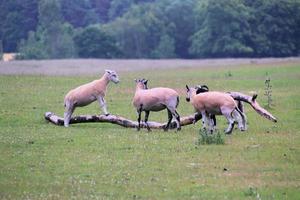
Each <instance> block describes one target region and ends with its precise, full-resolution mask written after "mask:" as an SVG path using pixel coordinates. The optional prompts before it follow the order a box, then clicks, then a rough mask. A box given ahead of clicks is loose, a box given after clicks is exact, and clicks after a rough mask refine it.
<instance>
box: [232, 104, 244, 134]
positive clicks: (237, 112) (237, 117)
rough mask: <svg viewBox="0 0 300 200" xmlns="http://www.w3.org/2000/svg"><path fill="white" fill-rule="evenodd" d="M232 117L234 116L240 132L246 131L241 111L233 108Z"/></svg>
mask: <svg viewBox="0 0 300 200" xmlns="http://www.w3.org/2000/svg"><path fill="white" fill-rule="evenodd" d="M233 116H234V118H235V120H236V121H237V122H238V125H239V129H240V130H241V131H245V130H247V127H246V115H245V114H244V113H243V112H242V111H240V110H239V109H238V108H235V110H234V111H233Z"/></svg>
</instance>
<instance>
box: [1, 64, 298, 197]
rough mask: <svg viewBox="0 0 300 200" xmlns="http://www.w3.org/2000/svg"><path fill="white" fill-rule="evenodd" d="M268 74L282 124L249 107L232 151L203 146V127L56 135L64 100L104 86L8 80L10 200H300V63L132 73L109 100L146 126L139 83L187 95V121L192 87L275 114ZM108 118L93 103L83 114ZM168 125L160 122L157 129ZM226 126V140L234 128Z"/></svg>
mask: <svg viewBox="0 0 300 200" xmlns="http://www.w3.org/2000/svg"><path fill="white" fill-rule="evenodd" d="M229 71H230V74H231V75H230V76H228V73H229ZM266 74H268V76H269V77H271V81H272V82H271V84H272V86H273V88H272V92H273V93H272V94H273V104H274V106H273V108H272V109H271V110H270V111H271V113H272V114H274V115H275V116H276V117H278V120H279V122H278V123H277V124H274V123H272V122H270V121H268V120H266V119H264V118H262V117H260V116H259V115H258V114H257V113H255V112H254V111H253V110H252V108H251V107H250V106H247V107H246V113H247V117H248V122H249V124H248V131H246V132H244V133H241V132H240V131H238V130H237V129H235V130H234V131H233V134H232V135H230V136H224V138H225V145H196V142H197V140H198V132H199V128H200V127H201V123H197V124H196V125H191V126H186V127H183V129H182V131H181V132H175V131H169V132H167V133H166V132H163V131H159V130H153V131H152V132H151V133H148V132H147V131H145V130H143V131H141V132H137V131H136V130H134V129H126V128H122V127H119V126H116V125H112V124H101V123H90V124H76V125H71V127H70V128H64V127H58V126H54V125H53V124H50V123H48V122H46V121H45V120H44V118H43V115H44V113H45V112H46V111H52V112H55V113H56V114H58V115H60V116H62V115H63V97H64V94H65V93H66V92H67V91H68V90H70V89H71V88H74V87H75V86H78V85H80V84H82V83H86V82H88V81H90V80H93V79H95V78H97V77H50V76H49V77H47V76H0V105H1V107H0V199H72V198H73V199H259V198H261V199H300V193H299V191H300V156H299V155H300V131H299V130H300V123H299V119H300V89H299V88H300V87H299V86H300V64H298V65H297V64H285V65H282V66H278V65H276V66H272V65H266V66H262V65H260V66H258V65H257V66H255V65H252V66H243V67H242V66H241V67H232V68H217V70H216V68H214V69H204V70H202V69H197V68H196V69H195V68H189V69H176V70H161V71H159V72H157V71H156V72H153V71H142V72H126V73H125V72H123V73H121V74H120V76H121V83H120V84H119V85H114V84H110V86H109V90H108V95H107V97H106V100H107V103H108V110H109V111H110V112H111V113H113V114H119V115H122V116H126V117H127V118H130V119H136V114H135V110H134V108H133V106H132V105H131V99H132V96H133V93H134V88H135V85H134V81H133V79H134V78H139V77H145V78H148V79H149V80H150V81H149V86H150V87H155V86H167V87H172V88H174V89H176V90H178V91H179V92H180V95H181V101H180V105H179V113H180V114H181V115H182V116H184V115H189V114H191V113H192V112H193V109H192V107H191V105H190V104H188V103H187V102H185V100H184V99H185V90H184V88H185V84H189V85H196V84H203V83H204V84H207V85H208V86H209V87H210V88H211V89H212V90H221V91H241V92H244V93H249V92H250V91H256V92H258V95H259V96H258V101H259V102H260V104H261V105H265V104H266V102H267V101H266V97H265V96H264V95H263V94H264V81H265V78H266ZM99 112H100V110H99V106H98V105H97V103H93V104H91V105H89V106H87V107H84V108H79V109H77V110H76V111H75V115H78V114H97V113H99ZM166 118H167V113H166V112H165V111H164V112H161V113H150V120H151V121H161V122H164V121H166ZM217 120H218V128H219V130H221V131H222V130H223V129H225V128H226V126H227V124H226V121H225V120H224V119H223V118H222V117H218V119H217ZM258 194H259V195H258Z"/></svg>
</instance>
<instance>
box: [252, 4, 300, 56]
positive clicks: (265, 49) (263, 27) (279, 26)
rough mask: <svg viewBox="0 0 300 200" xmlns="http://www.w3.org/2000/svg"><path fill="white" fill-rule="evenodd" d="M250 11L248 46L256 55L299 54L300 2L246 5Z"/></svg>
mask: <svg viewBox="0 0 300 200" xmlns="http://www.w3.org/2000/svg"><path fill="white" fill-rule="evenodd" d="M246 4H247V5H249V10H250V11H251V12H252V16H253V17H252V18H251V21H250V24H251V34H252V35H251V45H252V46H253V49H254V51H255V56H258V57H265V56H275V57H279V56H292V55H293V56H296V55H299V41H300V29H299V25H300V14H299V12H300V1H295V0H280V1H272V0H265V1H262V0H261V1H255V2H252V3H249V2H248V1H246Z"/></svg>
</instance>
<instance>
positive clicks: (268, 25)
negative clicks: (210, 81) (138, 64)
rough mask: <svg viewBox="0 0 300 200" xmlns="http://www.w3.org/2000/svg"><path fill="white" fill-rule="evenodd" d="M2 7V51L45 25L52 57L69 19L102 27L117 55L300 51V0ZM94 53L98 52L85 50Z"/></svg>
mask: <svg viewBox="0 0 300 200" xmlns="http://www.w3.org/2000/svg"><path fill="white" fill-rule="evenodd" d="M0 9H1V10H2V12H1V13H0V40H2V41H3V49H4V51H5V52H9V51H16V50H17V47H18V46H19V45H20V43H21V41H22V40H26V39H28V37H29V35H28V33H29V32H30V31H34V32H36V33H39V29H40V28H41V27H42V29H44V30H45V29H48V30H49V31H50V32H51V33H50V32H47V31H46V32H44V33H43V34H46V36H45V39H46V40H47V37H49V39H50V40H53V41H52V42H53V43H52V42H50V43H49V41H48V43H47V42H46V43H45V45H46V48H48V49H51V50H49V51H51V52H52V53H50V54H51V55H50V56H49V58H52V57H54V58H55V57H58V56H57V55H52V54H53V53H54V52H59V51H60V50H59V49H60V48H61V47H60V46H59V45H58V44H57V41H58V40H60V38H59V36H55V34H54V32H56V31H57V33H59V34H60V32H61V31H62V28H61V27H60V25H61V24H71V25H72V27H73V28H74V29H76V30H75V32H80V31H81V30H82V29H85V28H88V27H89V26H92V25H94V26H101V27H102V28H103V29H105V32H106V34H108V35H109V36H110V37H112V38H114V39H115V44H114V45H115V46H118V48H119V50H120V51H121V52H120V54H114V55H112V56H114V57H120V55H122V57H123V58H174V57H178V58H207V57H269V56H274V57H281V56H298V55H299V54H300V28H299V27H300V14H299V13H300V1H297V0H280V1H273V0H257V1H250V0H228V1H219V0H185V1H182V0H160V1H155V0H84V1H82V0H49V1H45V0H24V1H21V0H11V1H1V2H0ZM50 26H52V27H50ZM55 27H56V29H57V30H55ZM102 28H101V29H102ZM50 29H52V30H53V31H51V30H50ZM65 37H68V41H69V42H68V43H72V41H71V40H74V35H72V34H71V35H69V36H66V35H65V36H63V37H62V38H65ZM73 42H74V41H73ZM52 44H53V45H52ZM48 45H50V46H48ZM57 45H58V46H57ZM71 46H74V44H73V45H71ZM53 48H54V49H55V50H53ZM56 48H58V49H57V50H56ZM72 48H73V47H72ZM72 48H71V49H72ZM73 49H74V48H73ZM70 54H73V55H72V56H71V57H76V56H77V54H76V52H74V51H73V50H70V51H69V52H68V53H65V54H60V55H61V57H70ZM79 56H81V55H79ZM95 56H96V57H99V56H100V55H94V54H93V55H89V56H85V57H95Z"/></svg>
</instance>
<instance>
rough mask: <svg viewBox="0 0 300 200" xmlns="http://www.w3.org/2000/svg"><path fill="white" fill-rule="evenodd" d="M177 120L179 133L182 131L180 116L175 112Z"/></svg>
mask: <svg viewBox="0 0 300 200" xmlns="http://www.w3.org/2000/svg"><path fill="white" fill-rule="evenodd" d="M175 114H176V115H175V118H176V120H177V131H180V130H181V125H180V115H179V114H178V112H177V111H176V110H175Z"/></svg>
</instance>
